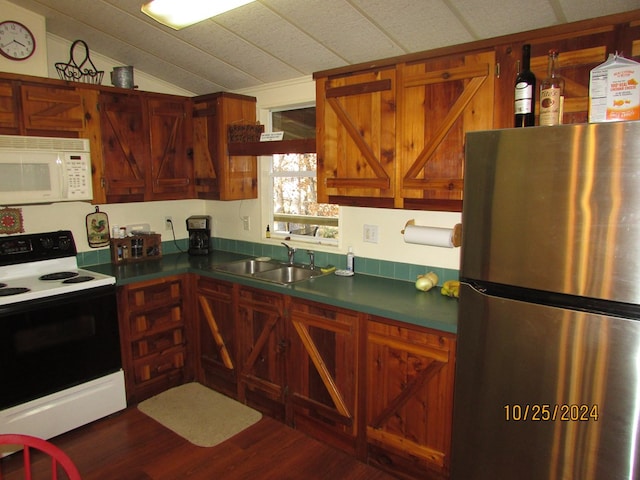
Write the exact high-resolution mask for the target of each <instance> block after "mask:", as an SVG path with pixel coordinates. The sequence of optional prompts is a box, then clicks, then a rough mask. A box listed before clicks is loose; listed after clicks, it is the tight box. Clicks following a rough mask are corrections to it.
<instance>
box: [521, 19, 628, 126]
mask: <svg viewBox="0 0 640 480" xmlns="http://www.w3.org/2000/svg"><path fill="white" fill-rule="evenodd" d="M616 41H617V32H616V26H615V25H607V26H603V27H598V28H593V29H590V30H584V31H581V32H571V33H567V34H560V35H551V36H549V37H544V36H542V37H538V38H532V39H531V41H529V42H528V43H531V70H532V71H533V73H534V74H535V76H536V79H537V81H538V85H537V88H538V92H536V100H537V101H536V104H537V105H536V113H537V112H538V110H539V105H540V82H541V81H542V80H543V79H544V78H545V77H546V76H547V65H548V58H549V50H550V49H557V50H558V52H559V56H558V67H559V71H558V73H559V74H560V75H561V76H562V77H563V78H564V80H565V89H564V114H563V123H586V122H588V121H589V73H590V72H591V70H592V69H593V68H594V67H596V66H598V65H600V64H601V63H603V62H604V61H605V60H606V59H607V56H608V55H609V53H615V52H616ZM524 43H527V42H524Z"/></svg>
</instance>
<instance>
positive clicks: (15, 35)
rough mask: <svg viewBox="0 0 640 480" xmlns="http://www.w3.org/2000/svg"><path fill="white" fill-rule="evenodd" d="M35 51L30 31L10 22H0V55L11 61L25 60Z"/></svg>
mask: <svg viewBox="0 0 640 480" xmlns="http://www.w3.org/2000/svg"><path fill="white" fill-rule="evenodd" d="M35 49H36V40H35V38H34V37H33V34H32V33H31V31H30V30H29V29H28V28H27V27H25V26H24V25H22V24H21V23H18V22H14V21H11V20H8V21H4V22H0V53H1V54H2V55H3V56H5V57H7V58H9V59H11V60H26V59H27V58H29V57H30V56H31V55H33V52H34V51H35Z"/></svg>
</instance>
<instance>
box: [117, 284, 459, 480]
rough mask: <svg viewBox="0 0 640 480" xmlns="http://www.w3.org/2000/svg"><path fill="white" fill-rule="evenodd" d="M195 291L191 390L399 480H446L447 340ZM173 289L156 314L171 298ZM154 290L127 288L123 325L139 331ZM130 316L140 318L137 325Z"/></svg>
mask: <svg viewBox="0 0 640 480" xmlns="http://www.w3.org/2000/svg"><path fill="white" fill-rule="evenodd" d="M192 281H193V282H194V283H193V285H194V288H193V289H192V290H193V291H195V292H196V297H197V298H196V299H195V301H194V303H195V317H196V333H197V337H198V338H197V341H196V342H195V347H194V348H195V350H196V351H195V353H194V354H193V356H195V357H196V358H197V359H198V360H197V362H198V365H197V367H196V372H197V374H196V379H198V380H199V381H200V382H202V383H203V384H204V385H207V386H209V387H211V388H213V389H215V390H218V391H220V392H222V393H224V394H226V395H228V396H230V397H234V398H237V399H238V400H239V401H240V402H243V403H245V404H247V405H249V406H251V407H252V408H255V409H257V410H260V411H261V412H263V413H264V414H265V415H268V416H271V417H273V418H276V419H278V420H280V421H282V422H285V423H287V424H288V425H291V426H293V427H294V428H296V429H298V430H301V431H303V432H305V433H307V434H308V435H310V436H312V437H315V438H317V439H319V440H321V441H323V442H325V443H327V444H329V445H332V446H334V447H336V448H339V449H340V450H343V451H345V452H347V453H349V454H350V455H353V456H355V457H357V458H359V459H361V460H362V461H365V462H368V463H370V464H372V465H375V466H378V467H379V468H381V469H383V470H386V471H388V472H389V473H391V474H393V475H395V476H397V477H399V478H404V479H421V480H422V479H438V480H442V479H446V478H448V477H449V470H450V448H451V447H450V444H451V424H452V415H453V382H454V366H455V350H456V337H455V335H454V334H450V333H445V332H439V331H435V330H430V329H426V328H423V327H419V326H415V325H410V324H406V323H400V322H396V321H394V320H390V319H386V318H381V317H376V316H372V315H368V314H365V313H361V312H357V311H353V310H349V309H344V308H340V307H335V306H332V305H327V304H323V303H318V302H314V301H311V300H305V299H300V298H296V297H291V296H288V295H283V294H281V293H277V292H271V291H267V290H262V289H259V288H253V287H248V286H243V285H239V284H233V283H229V282H225V281H221V280H216V279H212V278H207V277H202V276H195V275H194V276H193V277H192ZM173 282H175V277H174V279H173V280H171V281H169V283H168V285H165V288H167V287H169V286H171V287H170V288H168V290H167V291H166V292H165V293H164V295H163V296H164V300H163V305H164V306H168V305H170V304H171V300H170V299H171V298H175V297H174V295H173V294H174V292H175V291H174V288H176V287H175V284H174V283H173ZM156 288H160V286H159V285H155V284H153V283H151V284H143V285H138V284H136V285H134V286H133V287H130V288H129V289H128V290H130V292H129V294H128V297H125V298H128V299H129V301H130V302H132V305H139V306H135V307H133V308H134V310H133V311H132V312H131V314H130V318H131V319H132V320H131V322H132V325H134V326H138V325H143V326H145V327H147V325H148V324H147V320H146V319H147V317H148V316H149V315H150V313H148V312H150V311H155V310H154V309H152V308H146V309H145V308H143V307H142V306H141V305H143V304H140V303H135V302H138V301H140V300H141V299H142V298H141V297H139V295H140V293H139V292H140V291H142V292H144V294H145V295H146V296H147V298H145V300H147V302H148V300H151V301H152V304H153V299H152V298H148V295H149V293H150V292H154V293H159V292H160V290H155V289H156ZM147 305H149V303H147ZM136 309H138V310H144V311H145V312H147V313H145V315H144V316H143V318H144V319H145V321H140V320H138V318H139V317H140V316H141V313H139V311H138V310H136ZM143 330H144V331H146V330H147V329H146V328H145V329H143ZM139 335H146V334H139ZM129 342H130V343H132V342H131V340H129ZM134 361H138V363H139V364H141V365H143V364H145V363H146V361H143V360H134ZM184 371H185V372H186V370H184ZM136 380H137V378H136ZM147 381H149V380H147ZM134 386H135V387H137V388H138V389H140V388H141V386H139V385H134ZM127 388H129V384H127ZM145 393H146V390H145Z"/></svg>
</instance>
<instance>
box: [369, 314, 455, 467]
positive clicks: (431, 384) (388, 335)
mask: <svg viewBox="0 0 640 480" xmlns="http://www.w3.org/2000/svg"><path fill="white" fill-rule="evenodd" d="M366 358H367V398H366V404H367V409H366V412H367V413H366V416H367V443H368V446H369V461H370V462H372V463H375V464H378V465H380V466H381V468H384V469H388V470H392V471H396V472H409V473H411V474H412V475H416V476H417V477H419V478H440V477H439V475H443V476H446V475H447V473H448V470H449V462H450V458H449V457H450V443H451V422H452V408H453V374H454V363H455V360H454V359H455V337H454V336H453V335H450V334H445V333H443V332H432V331H428V330H426V329H421V328H419V327H415V328H410V327H404V326H402V327H401V326H395V325H394V324H392V323H382V321H375V320H371V321H369V322H368V324H367V357H366ZM429 473H431V474H432V475H431V476H429V475H428V474H429Z"/></svg>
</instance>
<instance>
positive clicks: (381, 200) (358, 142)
mask: <svg viewBox="0 0 640 480" xmlns="http://www.w3.org/2000/svg"><path fill="white" fill-rule="evenodd" d="M395 90H396V89H395V69H394V68H393V67H391V68H386V69H383V70H376V71H370V72H364V73H359V74H353V75H347V76H343V77H331V78H318V79H317V81H316V99H317V105H316V117H317V120H316V125H317V134H316V144H317V147H316V148H317V153H318V201H319V202H330V203H339V204H353V203H354V202H356V203H357V204H358V205H372V206H376V205H377V206H386V207H391V206H393V197H394V178H395V177H394V165H395V130H396V101H395ZM371 202H373V203H371Z"/></svg>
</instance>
